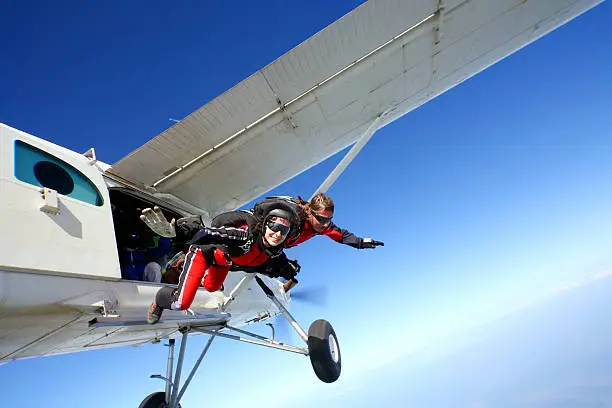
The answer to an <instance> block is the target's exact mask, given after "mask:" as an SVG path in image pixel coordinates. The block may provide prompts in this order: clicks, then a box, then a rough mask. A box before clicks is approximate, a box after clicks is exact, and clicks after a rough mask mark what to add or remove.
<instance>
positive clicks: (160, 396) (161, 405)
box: [138, 391, 181, 408]
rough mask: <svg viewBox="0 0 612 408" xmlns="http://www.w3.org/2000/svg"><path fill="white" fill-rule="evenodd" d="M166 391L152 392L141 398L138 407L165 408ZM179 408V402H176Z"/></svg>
mask: <svg viewBox="0 0 612 408" xmlns="http://www.w3.org/2000/svg"><path fill="white" fill-rule="evenodd" d="M167 406H168V404H166V393H165V392H164V391H159V392H154V393H153V394H150V395H149V396H147V398H145V399H144V400H142V402H141V403H140V405H139V406H138V408H166V407H167ZM178 408H181V404H178Z"/></svg>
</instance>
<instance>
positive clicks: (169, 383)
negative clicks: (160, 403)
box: [151, 328, 216, 408]
mask: <svg viewBox="0 0 612 408" xmlns="http://www.w3.org/2000/svg"><path fill="white" fill-rule="evenodd" d="M189 330H190V329H189V328H184V329H181V333H182V334H183V339H182V340H181V348H180V351H179V357H178V362H177V364H176V373H175V374H174V378H172V368H173V359H174V343H175V339H170V342H169V344H168V347H169V350H168V367H167V377H162V376H161V375H152V376H151V378H160V379H162V380H164V381H165V382H166V404H167V408H177V407H178V406H179V405H178V404H179V402H180V401H181V398H182V397H183V394H184V393H185V391H186V390H187V387H188V386H189V383H190V382H191V380H192V379H193V376H194V375H195V373H196V371H197V370H198V368H199V367H200V363H201V362H202V359H203V358H204V356H205V355H206V352H207V351H208V349H209V348H210V345H211V344H212V341H213V340H214V338H215V335H216V333H214V332H213V331H211V336H210V338H209V339H208V342H207V343H206V346H204V350H202V353H201V354H200V357H198V360H197V361H196V363H195V364H194V366H193V368H192V369H191V372H190V373H189V375H188V376H187V380H186V381H185V385H183V387H182V388H181V389H180V391H179V385H180V382H181V372H182V370H183V359H184V357H185V348H186V346H187V334H188V332H189Z"/></svg>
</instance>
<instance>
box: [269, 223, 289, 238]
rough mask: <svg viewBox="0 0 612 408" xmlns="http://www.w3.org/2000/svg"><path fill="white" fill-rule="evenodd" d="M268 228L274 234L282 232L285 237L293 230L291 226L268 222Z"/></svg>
mask: <svg viewBox="0 0 612 408" xmlns="http://www.w3.org/2000/svg"><path fill="white" fill-rule="evenodd" d="M266 227H267V228H269V229H270V231H272V232H280V233H281V235H283V236H285V235H287V234H288V233H289V230H290V229H291V227H290V226H289V225H285V224H281V223H280V222H276V221H268V223H267V224H266Z"/></svg>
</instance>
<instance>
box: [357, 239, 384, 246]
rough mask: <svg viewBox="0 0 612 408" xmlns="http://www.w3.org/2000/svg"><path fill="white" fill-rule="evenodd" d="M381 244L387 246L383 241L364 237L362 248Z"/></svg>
mask: <svg viewBox="0 0 612 408" xmlns="http://www.w3.org/2000/svg"><path fill="white" fill-rule="evenodd" d="M379 245H380V246H385V243H384V242H382V241H375V240H373V239H372V238H364V239H362V240H361V247H360V248H376V247H377V246H379Z"/></svg>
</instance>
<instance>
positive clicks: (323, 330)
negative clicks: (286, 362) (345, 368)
mask: <svg viewBox="0 0 612 408" xmlns="http://www.w3.org/2000/svg"><path fill="white" fill-rule="evenodd" d="M308 354H309V356H310V363H311V364H312V368H313V370H314V372H315V374H316V375H317V377H319V380H321V381H323V382H326V383H333V382H334V381H336V380H337V379H338V377H340V371H341V369H342V358H341V357H340V345H339V344H338V337H336V332H335V331H334V328H333V327H332V325H331V324H330V323H329V322H328V321H327V320H322V319H319V320H315V321H314V322H312V324H311V325H310V327H309V328H308Z"/></svg>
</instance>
